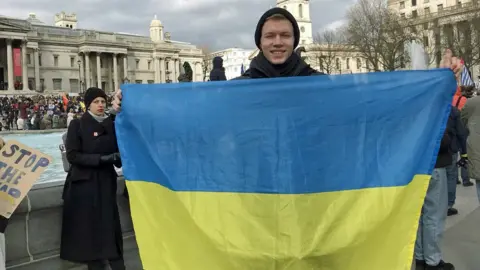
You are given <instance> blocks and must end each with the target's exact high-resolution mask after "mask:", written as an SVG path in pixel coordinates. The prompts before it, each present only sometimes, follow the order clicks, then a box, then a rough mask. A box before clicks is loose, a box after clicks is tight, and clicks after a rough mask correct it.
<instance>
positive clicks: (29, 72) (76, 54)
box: [0, 12, 203, 95]
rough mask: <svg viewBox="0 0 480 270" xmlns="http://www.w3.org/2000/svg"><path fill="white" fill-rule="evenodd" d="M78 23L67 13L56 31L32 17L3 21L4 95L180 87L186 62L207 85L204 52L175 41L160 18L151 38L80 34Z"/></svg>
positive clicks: (0, 81) (0, 64)
mask: <svg viewBox="0 0 480 270" xmlns="http://www.w3.org/2000/svg"><path fill="white" fill-rule="evenodd" d="M77 22H78V21H77V16H76V14H67V13H65V12H61V13H58V14H56V15H55V25H47V24H45V23H43V22H41V21H40V20H38V19H37V18H36V15H35V14H33V13H31V14H30V15H29V17H28V18H27V19H17V18H9V17H2V16H0V88H4V89H2V90H3V91H2V90H0V95H2V94H12V93H14V94H22V93H23V94H27V93H32V91H39V92H67V93H81V92H83V91H85V89H87V88H88V87H92V86H97V87H100V88H102V89H104V90H106V91H114V90H115V89H117V88H118V87H119V85H120V84H121V83H123V82H130V83H169V82H177V81H178V76H179V75H180V72H181V68H180V65H183V63H185V62H187V63H189V64H190V67H191V68H192V71H193V81H202V80H203V72H202V60H203V54H202V51H201V49H199V48H197V47H196V46H194V45H192V44H190V43H186V42H179V41H173V40H171V39H170V33H168V32H164V26H163V25H162V23H161V22H160V20H158V19H157V18H156V16H155V18H154V19H153V20H152V22H151V24H150V36H141V35H134V34H126V33H113V32H104V31H100V30H86V29H78V28H77ZM23 75H26V76H23ZM12 82H13V83H12ZM7 85H8V86H7Z"/></svg>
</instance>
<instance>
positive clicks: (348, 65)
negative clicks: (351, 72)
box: [347, 58, 350, 69]
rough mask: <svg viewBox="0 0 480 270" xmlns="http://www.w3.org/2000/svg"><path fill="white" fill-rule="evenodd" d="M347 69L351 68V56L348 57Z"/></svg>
mask: <svg viewBox="0 0 480 270" xmlns="http://www.w3.org/2000/svg"><path fill="white" fill-rule="evenodd" d="M347 69H350V58H347Z"/></svg>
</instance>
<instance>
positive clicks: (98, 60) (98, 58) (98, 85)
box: [97, 52, 105, 91]
mask: <svg viewBox="0 0 480 270" xmlns="http://www.w3.org/2000/svg"><path fill="white" fill-rule="evenodd" d="M97 87H98V88H100V89H101V88H102V69H101V67H100V53H99V52H97ZM103 90H104V91H105V89H103Z"/></svg>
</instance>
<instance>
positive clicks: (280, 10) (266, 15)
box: [255, 7, 300, 49]
mask: <svg viewBox="0 0 480 270" xmlns="http://www.w3.org/2000/svg"><path fill="white" fill-rule="evenodd" d="M275 14H280V15H283V16H285V18H287V20H289V21H290V22H291V23H292V26H293V36H294V38H295V41H294V42H293V48H296V47H297V46H298V43H300V29H299V28H298V23H297V20H295V17H293V15H292V13H290V12H288V10H286V9H284V8H279V7H274V8H271V9H269V10H267V12H265V13H263V15H262V17H260V20H259V21H258V23H257V29H255V44H256V45H257V48H259V49H261V48H260V39H261V37H262V28H263V25H264V24H265V21H266V20H267V19H268V18H269V17H271V16H273V15H275Z"/></svg>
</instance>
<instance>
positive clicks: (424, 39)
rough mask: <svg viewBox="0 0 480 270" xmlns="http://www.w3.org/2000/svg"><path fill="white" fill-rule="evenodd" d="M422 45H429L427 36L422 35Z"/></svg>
mask: <svg viewBox="0 0 480 270" xmlns="http://www.w3.org/2000/svg"><path fill="white" fill-rule="evenodd" d="M423 45H424V46H425V47H428V46H430V45H429V44H428V36H423Z"/></svg>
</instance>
